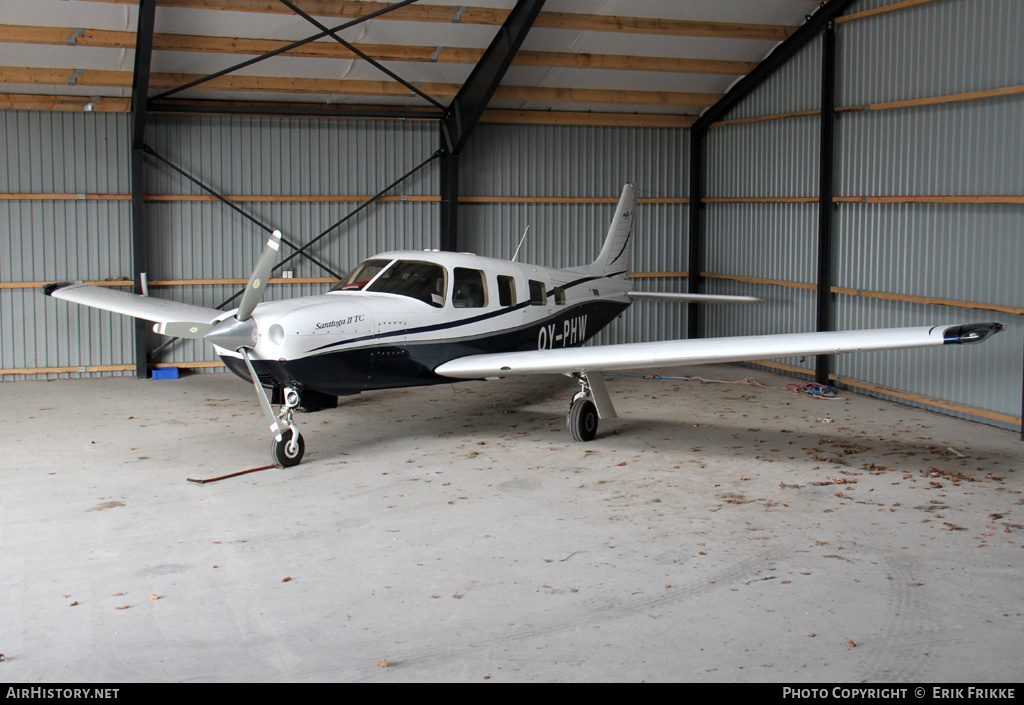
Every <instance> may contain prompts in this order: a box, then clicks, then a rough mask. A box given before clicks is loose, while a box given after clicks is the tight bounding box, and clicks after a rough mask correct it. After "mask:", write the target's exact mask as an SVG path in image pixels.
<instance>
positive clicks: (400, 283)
mask: <svg viewBox="0 0 1024 705" xmlns="http://www.w3.org/2000/svg"><path fill="white" fill-rule="evenodd" d="M371 261H372V260H371ZM444 290H445V277H444V268H443V267H442V266H441V265H439V264H434V263H432V262H416V261H411V260H398V261H396V262H395V263H394V264H392V265H391V266H390V267H388V268H387V269H385V270H384V272H383V273H381V275H380V276H379V277H377V279H375V280H374V281H373V283H372V284H371V285H370V286H368V287H366V291H375V292H379V293H382V294H400V295H401V296H408V297H410V298H413V299H417V300H419V301H422V302H424V303H427V304H430V305H431V306H436V307H438V308H440V307H441V306H444Z"/></svg>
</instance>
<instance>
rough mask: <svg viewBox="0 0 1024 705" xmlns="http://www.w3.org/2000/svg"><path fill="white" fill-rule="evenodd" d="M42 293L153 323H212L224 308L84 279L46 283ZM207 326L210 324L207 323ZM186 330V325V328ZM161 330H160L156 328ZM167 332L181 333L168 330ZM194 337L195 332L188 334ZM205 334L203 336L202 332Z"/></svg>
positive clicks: (192, 324)
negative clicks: (116, 287)
mask: <svg viewBox="0 0 1024 705" xmlns="http://www.w3.org/2000/svg"><path fill="white" fill-rule="evenodd" d="M43 293H45V294H46V295H48V296H52V297H54V298H55V299H63V300H65V301H70V302H71V303H76V304H82V305H83V306H91V307H92V308H100V309H103V310H104V311H112V312H114V313H120V314H123V315H125V316H134V317H135V318H142V319H144V320H147V321H153V322H154V323H167V324H170V323H175V324H176V323H187V324H189V326H194V325H197V324H201V325H206V324H210V323H212V322H213V321H214V320H215V319H216V318H218V317H219V316H223V315H224V312H223V311H219V310H217V309H215V308H204V307H202V306H193V305H191V304H183V303H181V302H178V301H168V300H167V299H156V298H153V297H152V296H140V295H139V294H132V293H129V292H127V291H118V290H116V289H110V288H107V287H102V286H93V285H91V284H83V283H82V282H60V283H57V284H48V285H46V286H44V287H43ZM207 328H209V326H208V325H207ZM185 330H187V328H186V329H185ZM157 332H161V331H157ZM164 335H178V334H177V333H165V334H164ZM186 337H192V336H186ZM199 337H202V336H199Z"/></svg>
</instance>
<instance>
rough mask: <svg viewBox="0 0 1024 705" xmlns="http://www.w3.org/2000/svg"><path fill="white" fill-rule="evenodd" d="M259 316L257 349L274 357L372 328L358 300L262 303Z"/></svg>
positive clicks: (290, 353) (363, 333)
mask: <svg viewBox="0 0 1024 705" xmlns="http://www.w3.org/2000/svg"><path fill="white" fill-rule="evenodd" d="M255 318H257V319H258V323H259V330H260V332H261V333H262V335H261V336H260V339H259V344H258V347H259V349H260V350H259V352H260V353H261V354H262V355H264V356H266V357H268V358H274V359H281V358H290V357H292V356H293V355H296V354H301V353H303V352H306V351H308V350H309V349H315V348H317V347H320V346H322V345H324V344H328V343H331V342H335V341H337V340H339V339H348V338H354V337H359V336H360V335H366V334H368V333H369V332H371V330H372V329H373V325H374V322H373V316H372V315H371V313H370V311H369V310H368V309H367V308H366V307H365V306H362V305H361V304H359V303H357V302H349V301H338V302H334V301H331V302H322V303H317V304H315V305H307V306H303V307H301V308H297V309H296V308H293V309H291V310H288V309H286V308H284V307H283V306H282V307H276V306H275V307H266V309H264V308H263V307H261V308H260V310H258V311H257V312H256V314H255Z"/></svg>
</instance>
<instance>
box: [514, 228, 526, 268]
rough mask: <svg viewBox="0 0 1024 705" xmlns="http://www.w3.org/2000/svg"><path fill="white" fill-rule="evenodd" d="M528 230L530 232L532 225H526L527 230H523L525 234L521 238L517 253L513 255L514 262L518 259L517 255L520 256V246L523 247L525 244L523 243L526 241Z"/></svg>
mask: <svg viewBox="0 0 1024 705" xmlns="http://www.w3.org/2000/svg"><path fill="white" fill-rule="evenodd" d="M528 232H530V226H529V225H527V226H526V230H524V231H523V236H522V237H521V238H519V245H518V246H517V247H516V251H515V254H513V255H512V261H513V262H515V261H516V257H518V256H519V248H521V247H522V246H523V243H524V242H526V233H528Z"/></svg>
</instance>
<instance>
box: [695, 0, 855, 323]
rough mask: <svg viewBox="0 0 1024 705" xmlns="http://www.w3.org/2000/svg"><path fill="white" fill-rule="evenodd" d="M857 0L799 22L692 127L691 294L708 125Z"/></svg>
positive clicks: (833, 3)
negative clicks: (787, 36)
mask: <svg viewBox="0 0 1024 705" xmlns="http://www.w3.org/2000/svg"><path fill="white" fill-rule="evenodd" d="M856 1H857V0H828V2H826V3H824V4H823V5H821V6H820V7H819V8H818V11H817V12H815V13H814V14H813V15H811V16H810V17H809V18H808V20H807V21H806V22H804V23H803V24H802V25H800V27H799V28H798V29H797V30H796V31H795V32H794V33H793V34H791V35H790V36H789V38H788V39H786V41H784V42H782V44H780V45H779V46H777V47H776V48H775V50H774V51H772V53H771V54H769V55H768V58H766V59H765V60H764V61H762V62H761V63H760V64H758V65H757V67H756V68H755V69H754V70H753V71H751V72H750V73H749V74H747V75H746V76H744V77H743V78H742V79H740V80H739V82H738V83H737V84H736V85H735V86H733V87H732V89H730V90H729V92H728V93H726V94H725V95H724V96H723V97H722V99H721V100H719V101H718V102H717V103H715V104H714V105H712V106H711V107H710V108H708V109H707V110H705V111H704V113H703V114H702V115H701V116H700V118H699V119H698V120H697V122H695V123H694V124H693V127H691V128H690V231H689V235H688V237H689V252H690V262H689V264H688V265H687V269H688V270H689V275H690V276H689V283H688V286H687V289H688V290H689V291H690V293H699V292H700V288H701V286H700V284H701V281H700V270H701V268H702V267H703V265H704V263H703V261H702V256H703V251H704V222H703V218H702V217H701V214H700V212H699V211H700V209H701V208H702V205H701V202H702V200H703V198H704V192H703V191H704V187H703V173H704V165H703V161H704V159H703V155H704V138H705V137H706V135H707V131H708V128H710V127H711V125H712V124H714V123H715V122H717V121H719V120H721V119H722V118H723V117H725V115H726V114H727V113H728V112H729V111H730V110H732V108H733V107H734V106H736V105H737V104H738V103H740V102H741V101H742V100H744V99H745V98H746V97H747V96H748V95H750V94H751V93H753V92H754V90H756V89H757V87H758V86H760V85H761V84H762V83H764V82H765V81H766V80H767V79H768V77H769V76H771V75H772V74H773V73H775V72H776V71H777V70H778V69H779V68H781V67H782V66H783V65H784V64H785V63H786V62H788V61H789V60H790V59H791V58H792V57H793V56H795V55H796V53H797V52H799V51H800V50H801V49H803V48H804V46H806V45H807V44H809V43H810V42H811V41H813V40H814V38H815V37H817V36H818V35H819V34H820V33H821V32H822V31H823V30H824V29H825V28H826V27H828V26H829V25H830V24H831V23H832V21H833V20H834V19H835V18H836V17H838V16H839V15H840V14H841V13H842V12H843V11H845V10H846V9H847V8H848V7H849V6H850V5H852V4H853V3H854V2H856ZM699 315H700V314H699V313H698V312H697V307H696V306H695V305H693V304H690V305H689V306H688V316H687V318H688V321H687V332H688V335H689V336H690V337H691V338H694V337H700V335H701V328H700V318H699Z"/></svg>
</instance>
